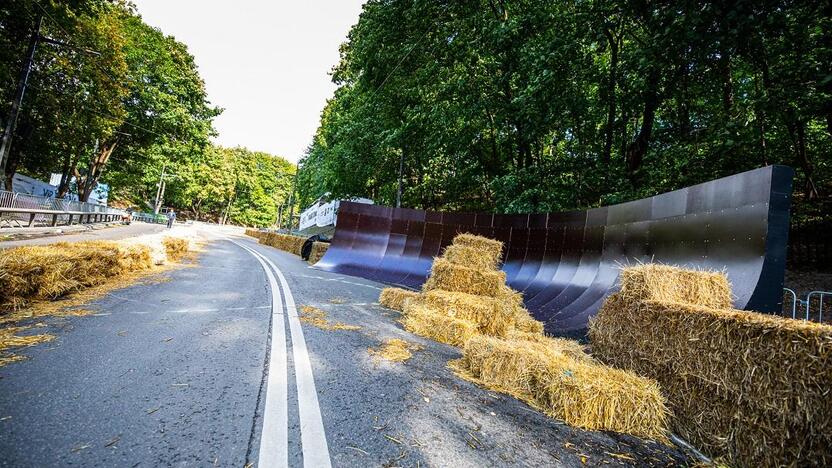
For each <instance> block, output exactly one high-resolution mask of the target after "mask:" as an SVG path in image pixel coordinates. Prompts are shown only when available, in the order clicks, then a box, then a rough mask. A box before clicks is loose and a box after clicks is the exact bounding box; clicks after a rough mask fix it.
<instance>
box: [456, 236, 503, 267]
mask: <svg viewBox="0 0 832 468" xmlns="http://www.w3.org/2000/svg"><path fill="white" fill-rule="evenodd" d="M453 245H459V246H463V247H470V248H473V249H476V250H478V251H480V252H482V253H481V255H483V256H487V257H489V258H493V259H495V263H496V264H499V262H500V259H501V258H502V256H503V243H502V242H500V241H498V240H496V239H489V238H488V237H483V236H476V235H474V234H467V233H465V234H457V236H456V237H454V240H453Z"/></svg>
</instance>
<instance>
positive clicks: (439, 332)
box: [402, 302, 477, 346]
mask: <svg viewBox="0 0 832 468" xmlns="http://www.w3.org/2000/svg"><path fill="white" fill-rule="evenodd" d="M402 323H403V324H404V328H405V330H407V331H409V332H411V333H415V334H417V335H420V336H424V337H426V338H430V339H432V340H435V341H439V342H441V343H446V344H449V345H451V346H462V345H463V344H465V342H466V341H468V339H470V338H471V337H472V336H474V335H476V334H477V324H475V323H474V322H471V321H470V320H465V319H461V318H455V317H450V316H447V315H442V314H439V313H436V312H434V311H433V310H432V309H430V308H428V307H425V306H424V305H421V304H414V303H413V302H408V303H407V305H405V308H404V320H403V321H402Z"/></svg>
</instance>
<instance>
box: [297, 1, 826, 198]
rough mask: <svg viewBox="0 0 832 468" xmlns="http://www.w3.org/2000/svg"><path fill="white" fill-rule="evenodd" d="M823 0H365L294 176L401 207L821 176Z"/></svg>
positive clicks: (323, 188) (802, 193) (308, 192)
mask: <svg viewBox="0 0 832 468" xmlns="http://www.w3.org/2000/svg"><path fill="white" fill-rule="evenodd" d="M831 29H832V12H830V7H829V5H828V4H825V3H824V2H819V3H818V2H784V1H761V2H728V3H711V2H705V3H702V2H646V1H610V0H591V1H579V2H578V1H545V0H516V1H511V0H476V1H470V2H451V1H427V0H399V1H381V0H370V1H368V2H367V3H366V4H365V6H364V9H363V13H362V14H361V17H360V19H359V21H358V23H357V24H356V25H355V26H354V27H353V28H352V30H351V31H350V33H349V37H348V40H347V41H346V42H345V43H344V44H343V46H342V48H341V60H340V63H339V64H338V65H337V66H336V67H335V68H334V70H333V73H332V78H333V81H334V82H335V83H336V84H337V85H338V88H337V90H336V91H335V95H334V96H333V97H332V98H331V99H330V100H329V101H328V103H327V105H326V108H325V109H324V110H323V112H322V114H321V121H320V126H319V128H318V131H317V133H316V135H315V138H314V140H313V142H312V144H311V145H310V147H309V149H308V151H307V154H306V155H305V157H304V159H303V160H302V161H301V164H302V168H301V170H300V172H299V175H298V181H299V182H298V183H299V190H300V193H301V195H302V197H301V199H302V201H303V202H304V203H305V202H308V201H311V200H313V199H314V198H316V197H318V196H319V195H321V194H322V193H324V192H331V193H332V194H333V195H334V196H368V197H371V198H374V199H375V200H376V201H377V202H381V203H386V204H393V203H395V199H396V189H397V185H398V173H399V165H400V163H401V164H402V165H403V174H404V181H403V189H404V190H403V192H404V193H403V206H408V207H421V208H432V209H447V210H496V211H498V212H508V213H511V212H542V211H558V210H565V209H573V208H586V207H592V206H598V205H604V204H610V203H616V202H621V201H625V200H628V199H634V198H640V197H644V196H649V195H652V194H655V193H659V192H663V191H668V190H673V189H676V188H679V187H682V186H687V185H691V184H695V183H699V182H703V181H706V180H710V179H714V178H718V177H722V176H726V175H729V174H733V173H737V172H741V171H744V170H748V169H752V168H756V167H760V166H763V165H767V164H787V165H790V166H792V167H794V168H795V169H796V171H797V180H796V195H797V201H798V203H799V204H800V205H801V206H804V207H808V208H807V209H812V207H814V208H815V209H818V208H817V207H821V206H822V204H821V203H822V201H824V200H826V199H827V198H828V194H829V191H830V189H832V184H831V183H830V178H829V175H830V171H831V170H832V167H830V165H831V164H832V150H830V148H832V30H831Z"/></svg>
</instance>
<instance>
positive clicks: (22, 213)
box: [0, 190, 125, 226]
mask: <svg viewBox="0 0 832 468" xmlns="http://www.w3.org/2000/svg"><path fill="white" fill-rule="evenodd" d="M124 213H125V211H124V210H120V209H117V208H110V207H107V206H104V205H96V204H94V203H87V202H81V201H77V200H67V199H61V198H49V197H40V196H37V195H29V194H26V193H16V192H9V191H6V190H0V220H2V221H3V224H9V225H11V223H12V222H16V223H17V224H18V225H20V224H21V223H20V222H21V221H25V222H28V225H29V226H32V225H34V224H35V223H36V222H40V223H44V222H47V221H46V220H47V218H48V217H51V218H52V225H53V226H54V225H56V224H58V223H59V222H61V223H66V224H69V223H72V221H73V217H74V216H77V221H78V222H83V221H84V219H85V218H86V221H87V222H96V221H112V220H114V219H115V217H117V216H121V215H123V214H124Z"/></svg>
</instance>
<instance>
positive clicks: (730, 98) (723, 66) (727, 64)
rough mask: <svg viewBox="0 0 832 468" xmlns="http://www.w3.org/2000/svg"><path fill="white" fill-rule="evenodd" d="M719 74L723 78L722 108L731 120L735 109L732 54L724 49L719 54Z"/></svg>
mask: <svg viewBox="0 0 832 468" xmlns="http://www.w3.org/2000/svg"><path fill="white" fill-rule="evenodd" d="M719 73H720V75H721V78H722V108H723V110H724V111H725V116H726V117H727V118H730V114H731V109H732V108H733V107H734V81H733V77H732V72H731V52H729V51H728V50H727V49H723V50H721V51H720V53H719Z"/></svg>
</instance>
